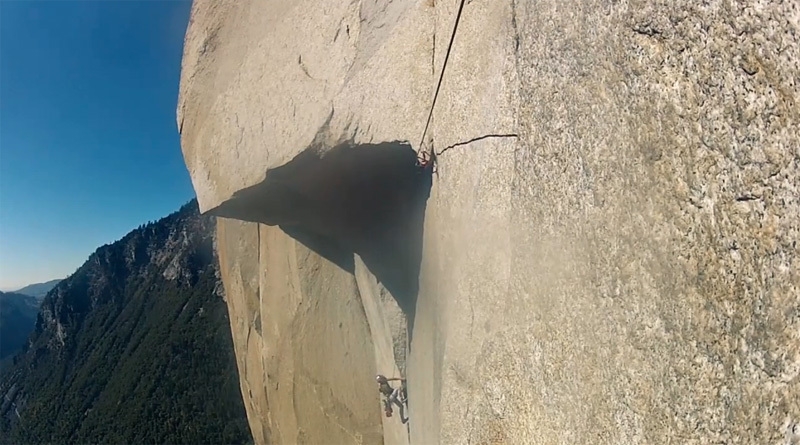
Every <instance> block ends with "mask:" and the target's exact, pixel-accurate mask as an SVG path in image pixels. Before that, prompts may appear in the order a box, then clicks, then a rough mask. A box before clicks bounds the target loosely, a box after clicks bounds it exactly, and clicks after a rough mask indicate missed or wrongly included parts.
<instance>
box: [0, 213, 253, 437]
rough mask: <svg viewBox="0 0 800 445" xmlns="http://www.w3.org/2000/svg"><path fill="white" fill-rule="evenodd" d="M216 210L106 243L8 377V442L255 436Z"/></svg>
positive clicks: (61, 294) (4, 414)
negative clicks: (219, 257)
mask: <svg viewBox="0 0 800 445" xmlns="http://www.w3.org/2000/svg"><path fill="white" fill-rule="evenodd" d="M238 379H239V376H238V372H237V368H236V362H235V359H234V355H233V345H232V341H231V332H230V327H229V323H228V318H227V308H226V305H225V302H224V301H223V299H222V287H221V284H220V280H219V273H218V267H217V261H216V259H215V252H214V220H213V219H212V218H209V217H202V216H200V215H199V214H198V210H197V204H196V202H195V201H192V202H191V203H189V204H187V205H185V206H184V207H182V208H181V209H180V210H179V211H178V212H176V213H174V214H172V215H170V216H168V217H166V218H163V219H161V220H160V221H158V222H155V223H151V224H147V225H146V226H143V227H140V228H139V229H137V230H134V231H133V232H131V233H129V234H128V235H126V236H125V237H124V238H123V239H121V240H120V241H117V242H115V243H113V244H111V245H106V246H103V247H100V248H99V249H97V251H96V252H95V253H93V254H92V255H91V256H90V257H89V259H88V261H86V263H85V264H84V265H83V266H81V267H80V268H79V269H78V270H77V271H76V272H75V273H74V274H73V275H72V276H70V277H68V278H66V279H65V280H63V281H62V282H60V283H59V284H58V285H57V286H56V287H55V289H54V290H53V291H52V292H50V293H48V294H47V296H46V297H45V299H44V301H43V303H42V309H41V312H40V315H39V316H38V319H37V321H36V327H35V330H34V332H33V334H32V335H31V337H30V341H29V342H28V345H27V347H26V349H25V351H24V352H23V353H22V354H20V355H19V356H17V357H15V358H14V364H13V365H12V366H11V368H10V369H9V370H8V371H7V372H4V373H3V374H2V375H1V376H0V400H2V405H1V406H0V442H3V443H192V444H198V443H246V442H250V441H251V440H252V439H251V436H250V432H249V429H248V425H247V420H246V417H245V411H244V405H243V403H242V398H241V393H240V390H239V380H238Z"/></svg>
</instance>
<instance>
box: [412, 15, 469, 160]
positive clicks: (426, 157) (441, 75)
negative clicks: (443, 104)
mask: <svg viewBox="0 0 800 445" xmlns="http://www.w3.org/2000/svg"><path fill="white" fill-rule="evenodd" d="M464 3H466V0H461V4H460V5H459V6H458V13H457V14H456V21H455V23H454V24H453V33H452V34H451V35H450V43H449V44H448V45H447V53H445V56H444V63H443V64H442V72H441V73H439V83H438V84H437V85H436V92H435V93H434V94H433V102H432V103H431V109H430V112H429V113H428V121H427V122H426V123H425V130H423V132H422V139H421V140H420V142H419V156H420V160H421V161H422V162H423V163H424V164H427V163H428V162H436V152H435V151H434V149H433V144H431V147H430V152H429V153H426V154H423V151H422V146H423V144H424V143H425V135H426V134H427V133H428V126H430V124H431V118H432V117H433V108H434V107H435V106H436V99H437V98H438V97H439V89H440V88H441V87H442V80H443V79H444V70H445V69H446V68H447V60H448V59H450V50H451V49H453V41H454V40H455V39H456V31H457V30H458V22H459V20H461V11H463V10H464Z"/></svg>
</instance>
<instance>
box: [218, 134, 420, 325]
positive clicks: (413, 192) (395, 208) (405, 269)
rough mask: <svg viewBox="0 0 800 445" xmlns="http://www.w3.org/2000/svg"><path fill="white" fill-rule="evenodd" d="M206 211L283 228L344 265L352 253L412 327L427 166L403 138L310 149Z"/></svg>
mask: <svg viewBox="0 0 800 445" xmlns="http://www.w3.org/2000/svg"><path fill="white" fill-rule="evenodd" d="M266 178H267V179H266V180H264V182H262V183H260V184H257V185H254V186H252V187H249V188H247V189H244V190H241V191H239V192H237V193H236V194H235V195H234V196H233V198H231V199H230V200H228V201H226V202H225V203H223V204H222V205H220V206H219V207H217V208H215V209H214V210H212V211H211V212H210V213H212V214H214V215H217V216H222V217H228V218H235V219H240V220H245V221H252V222H259V223H262V224H267V225H273V226H274V225H278V226H280V227H281V228H282V229H283V230H284V231H285V232H286V233H287V234H288V235H289V236H291V237H293V238H295V239H296V240H297V241H299V242H301V243H303V244H304V245H306V246H307V247H309V248H310V249H312V250H314V251H315V252H317V253H318V254H319V255H321V256H323V257H325V258H327V259H328V260H330V261H332V262H334V263H336V264H337V265H338V266H339V267H341V268H342V269H345V270H347V271H349V272H351V273H352V272H353V271H354V262H353V253H357V254H358V255H359V256H360V257H361V258H362V259H363V260H364V263H365V264H366V265H367V267H368V268H369V269H370V271H371V272H372V273H373V274H375V276H376V277H377V278H378V280H379V281H380V282H381V283H382V284H383V285H384V286H385V287H386V288H387V289H388V290H389V292H391V293H392V295H393V296H394V298H395V299H396V300H397V303H398V305H399V306H400V308H401V309H402V310H403V312H404V313H405V314H406V316H407V318H408V320H409V323H410V324H413V318H414V308H415V306H416V299H417V293H418V291H419V272H420V263H421V260H422V230H423V222H424V218H425V205H426V203H427V199H428V196H429V195H430V190H431V181H432V175H431V171H430V169H421V168H419V167H418V166H417V165H416V152H415V151H414V150H413V149H412V148H411V146H410V145H409V144H407V143H404V142H385V143H380V144H362V145H354V144H352V143H343V144H340V145H338V146H336V147H334V148H332V149H331V150H329V151H327V152H325V153H324V154H322V155H320V154H319V151H318V150H316V149H314V148H313V147H311V148H309V149H307V150H305V151H304V152H303V153H301V154H300V155H298V156H296V157H295V158H294V159H293V160H291V161H290V162H288V163H287V164H285V165H283V166H281V167H278V168H275V169H272V170H269V171H268V172H267V176H266Z"/></svg>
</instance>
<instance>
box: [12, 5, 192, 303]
mask: <svg viewBox="0 0 800 445" xmlns="http://www.w3.org/2000/svg"><path fill="white" fill-rule="evenodd" d="M190 8H191V1H189V0H186V1H183V0H179V1H154V0H149V1H130V0H125V1H122V0H105V1H85V0H82V1H65V0H57V1H31V0H0V289H1V290H10V289H16V288H20V287H22V286H24V285H27V284H30V283H35V282H41V281H46V280H49V279H53V278H63V277H65V276H67V275H69V274H71V273H72V272H74V271H75V269H77V268H78V267H79V266H80V265H81V264H83V262H84V261H85V260H86V259H87V258H88V256H89V254H91V253H92V252H93V251H94V250H95V249H96V248H97V247H99V246H101V245H103V244H106V243H110V242H113V241H115V240H117V239H119V238H121V237H122V236H124V235H125V234H126V233H127V232H129V231H131V230H132V229H135V228H136V227H137V226H138V225H139V224H142V223H146V222H148V221H151V220H156V219H158V218H160V217H162V216H166V215H167V214H169V213H170V212H172V211H174V210H177V209H178V208H179V207H180V206H181V204H183V203H185V202H186V201H188V200H189V199H191V198H192V197H193V196H194V191H193V190H192V187H191V183H190V180H189V175H188V173H187V171H186V167H185V166H184V164H183V158H182V156H181V151H180V142H179V137H178V132H177V126H176V123H175V107H176V104H177V97H178V81H179V76H180V63H181V54H182V51H183V35H184V33H185V31H186V25H187V23H188V20H189V10H190Z"/></svg>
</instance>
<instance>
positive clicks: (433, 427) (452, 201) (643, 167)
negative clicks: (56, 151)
mask: <svg viewBox="0 0 800 445" xmlns="http://www.w3.org/2000/svg"><path fill="white" fill-rule="evenodd" d="M458 6H459V2H457V1H455V0H453V1H450V0H448V1H444V0H438V1H433V0H425V1H403V0H395V1H391V0H374V1H370V0H362V1H352V2H315V1H310V0H305V1H303V0H301V1H297V2H289V3H287V2H279V1H239V2H233V1H210V0H196V1H195V3H194V6H193V10H192V18H191V22H190V25H189V29H188V31H187V35H186V44H185V52H184V60H183V71H182V76H181V88H180V98H179V103H178V126H179V129H180V131H181V135H182V148H183V152H184V156H185V159H186V163H187V166H188V168H189V170H190V172H191V175H192V180H193V183H194V186H195V189H196V191H197V194H198V199H199V203H200V207H201V209H202V210H203V211H207V212H209V213H211V214H215V215H217V216H220V220H219V225H218V237H219V246H220V247H219V250H220V266H221V271H222V274H223V281H224V283H225V287H226V291H227V295H228V296H229V299H228V306H229V311H230V314H231V323H232V330H233V336H234V343H235V345H236V349H237V360H238V364H239V372H240V375H241V384H242V392H243V394H244V397H245V405H246V407H247V411H248V417H249V420H250V425H251V429H252V430H253V434H254V437H255V439H256V440H257V441H259V442H260V443H264V442H269V441H274V442H276V443H285V442H310V443H317V442H337V443H339V442H341V443H345V442H367V443H375V442H380V441H381V440H383V441H385V442H389V443H405V442H407V441H409V440H410V441H411V442H413V443H436V442H443V443H468V442H470V441H472V442H480V443H502V442H508V443H540V442H544V443H576V442H592V443H668V442H670V441H672V442H674V441H676V440H677V441H679V442H681V443H718V442H725V443H797V442H798V441H800V380H799V378H798V377H799V375H800V247H798V239H799V238H800V198H799V197H800V186H798V184H800V107H798V99H800V94H799V91H798V90H799V87H798V82H800V78H798V73H800V42H798V40H800V8H798V7H797V5H796V4H794V3H791V2H721V1H712V2H704V3H701V4H698V3H697V2H691V1H688V0H687V1H680V0H679V1H673V2H663V1H655V0H641V1H639V0H629V1H592V0H590V1H585V2H566V3H565V2H558V1H541V2H535V3H534V2H523V1H519V0H502V1H493V2H488V1H469V2H467V3H466V5H465V7H464V12H463V16H462V18H461V21H460V24H459V27H458V31H457V35H456V38H455V44H454V47H453V50H452V54H451V57H450V59H449V62H448V66H447V71H446V74H445V77H444V82H443V84H442V89H441V92H440V95H439V98H438V101H437V103H436V107H435V109H434V115H433V121H432V124H431V129H430V130H429V131H428V137H427V140H426V141H425V142H426V144H432V145H433V146H434V147H435V148H436V150H437V151H443V150H445V149H446V148H447V147H451V146H452V148H449V149H447V150H446V151H445V152H444V153H442V155H441V156H439V158H438V173H437V174H436V175H433V176H431V175H430V174H429V172H420V171H419V170H418V169H415V167H414V151H415V150H417V149H419V148H420V147H419V139H420V136H421V135H422V132H423V128H424V125H425V120H426V118H427V116H428V110H429V107H430V105H431V99H432V97H433V94H434V89H435V87H436V83H437V81H438V76H439V73H440V71H441V68H442V63H443V60H444V56H445V51H446V49H447V42H448V41H449V39H450V35H451V32H452V30H453V22H454V19H455V15H456V10H457V9H458ZM493 134H502V135H516V136H507V137H502V138H500V137H489V138H482V137H483V136H487V135H493ZM468 141H473V142H468ZM465 142H467V143H465ZM462 143H464V144H462ZM388 296H391V297H393V298H389V297H388ZM406 327H407V328H408V329H409V331H408V332H406V330H405V328H406ZM406 338H409V339H410V349H408V351H407V353H408V356H407V357H406V356H405V355H404V354H405V353H406V348H404V347H403V345H404V344H405V342H406V340H405V339H406ZM376 372H380V373H383V374H387V375H388V374H396V373H401V372H402V373H403V374H405V375H406V376H407V377H408V379H409V380H408V385H409V387H408V388H409V398H410V401H411V405H412V406H411V410H410V416H411V422H410V424H409V425H410V427H409V428H408V429H407V430H406V429H405V428H402V427H400V426H399V422H396V421H394V420H395V419H383V421H382V420H381V418H380V417H379V416H380V411H379V405H378V396H377V393H376V391H375V388H374V383H373V380H372V377H373V375H374V374H375V373H376Z"/></svg>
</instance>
